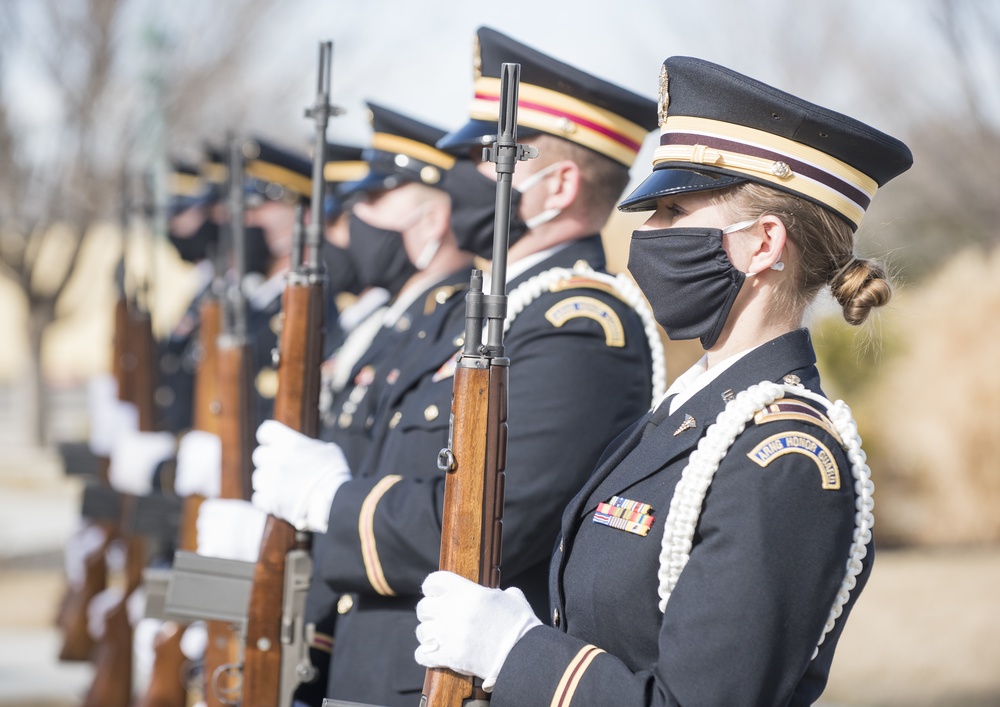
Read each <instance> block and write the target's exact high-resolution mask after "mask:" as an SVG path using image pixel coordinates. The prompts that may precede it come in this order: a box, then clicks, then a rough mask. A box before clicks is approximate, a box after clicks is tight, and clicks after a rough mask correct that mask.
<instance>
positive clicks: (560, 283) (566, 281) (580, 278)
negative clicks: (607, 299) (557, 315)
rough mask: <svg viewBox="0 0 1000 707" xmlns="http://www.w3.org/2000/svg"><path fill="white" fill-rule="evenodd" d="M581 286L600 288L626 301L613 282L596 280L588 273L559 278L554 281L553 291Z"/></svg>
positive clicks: (562, 290)
mask: <svg viewBox="0 0 1000 707" xmlns="http://www.w3.org/2000/svg"><path fill="white" fill-rule="evenodd" d="M579 288H586V289H590V290H600V291H601V292H606V293H608V294H609V295H611V296H612V297H614V298H615V299H619V300H621V301H622V302H624V301H625V300H624V299H623V298H622V294H621V293H620V292H619V291H618V290H616V289H615V288H614V286H613V285H612V284H611V283H609V282H603V281H601V280H596V279H594V278H592V277H587V276H586V275H573V276H571V277H565V278H563V279H562V280H557V281H556V282H553V283H552V287H551V290H552V292H564V291H565V290H575V289H579Z"/></svg>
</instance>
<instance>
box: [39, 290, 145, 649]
mask: <svg viewBox="0 0 1000 707" xmlns="http://www.w3.org/2000/svg"><path fill="white" fill-rule="evenodd" d="M128 337H129V312H128V302H127V301H126V298H125V296H124V294H120V295H119V297H118V300H117V302H115V311H114V336H113V339H112V352H111V374H112V376H113V377H114V379H115V381H116V382H117V383H118V398H119V400H131V399H132V398H133V397H135V395H134V386H133V385H132V375H131V371H132V370H134V368H135V361H134V359H133V358H132V356H131V354H129V356H128V360H127V366H128V369H129V375H128V376H126V375H125V368H126V354H128V348H127V345H126V342H127V341H128ZM124 396H127V397H124ZM109 463H110V460H109V459H108V458H107V457H102V458H101V460H100V466H99V469H98V481H99V482H100V483H102V484H104V485H105V486H108V485H109V482H108V466H109ZM98 525H100V527H101V530H102V531H103V532H104V542H103V543H102V544H101V545H100V547H98V548H95V549H94V550H93V552H91V553H90V554H88V555H86V556H85V557H84V558H83V567H84V577H83V581H82V582H81V583H80V585H79V586H77V587H72V586H70V587H67V590H66V596H65V597H64V598H63V600H62V602H61V608H60V611H59V619H58V625H59V627H60V628H61V629H62V632H63V638H62V646H61V648H60V649H59V660H64V661H84V660H90V658H91V657H92V655H93V652H94V639H93V638H92V637H91V635H90V632H89V631H88V630H87V607H88V606H90V601H91V600H92V599H93V598H94V597H95V596H97V595H98V594H99V593H100V592H101V591H103V590H104V589H106V588H107V586H108V562H107V556H106V553H107V550H108V546H109V545H110V544H111V541H112V540H113V539H114V535H115V533H116V530H117V529H116V528H115V527H114V525H113V524H112V523H106V522H102V523H99V524H98Z"/></svg>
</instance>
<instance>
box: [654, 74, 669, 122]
mask: <svg viewBox="0 0 1000 707" xmlns="http://www.w3.org/2000/svg"><path fill="white" fill-rule="evenodd" d="M667 83H668V78H667V67H666V66H665V65H664V66H661V67H660V99H659V101H657V104H656V117H657V120H658V121H659V123H660V127H663V124H664V123H665V122H667V107H668V106H669V105H670V93H669V92H668V91H667Z"/></svg>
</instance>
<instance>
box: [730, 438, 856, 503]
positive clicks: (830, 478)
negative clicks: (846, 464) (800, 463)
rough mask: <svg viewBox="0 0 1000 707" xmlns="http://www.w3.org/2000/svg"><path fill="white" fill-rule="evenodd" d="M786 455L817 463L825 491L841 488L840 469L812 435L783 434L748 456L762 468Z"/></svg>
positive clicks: (823, 446)
mask: <svg viewBox="0 0 1000 707" xmlns="http://www.w3.org/2000/svg"><path fill="white" fill-rule="evenodd" d="M786 454H804V455H805V456H807V457H809V458H810V459H812V460H813V461H814V462H815V463H816V467H817V468H818V469H819V473H820V478H821V480H822V486H823V488H824V489H829V490H836V489H839V488H840V467H838V466H837V460H836V459H834V457H833V454H831V453H830V450H829V449H828V448H827V446H826V445H825V444H823V443H822V442H820V441H819V440H818V439H816V438H815V437H813V436H812V435H810V434H805V433H802V432H781V433H779V434H776V435H771V436H770V437H768V438H767V439H765V440H764V441H763V442H761V443H760V444H758V445H757V446H756V447H754V448H753V449H752V450H751V451H750V452H749V453H748V454H747V456H748V457H749V458H750V459H751V460H753V461H754V463H756V464H757V465H758V466H760V467H766V466H768V465H769V464H770V463H771V462H772V461H774V460H775V459H777V458H778V457H783V456H784V455H786Z"/></svg>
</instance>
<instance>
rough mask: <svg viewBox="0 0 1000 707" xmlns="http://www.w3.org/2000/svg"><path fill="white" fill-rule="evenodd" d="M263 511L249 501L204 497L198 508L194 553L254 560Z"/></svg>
mask: <svg viewBox="0 0 1000 707" xmlns="http://www.w3.org/2000/svg"><path fill="white" fill-rule="evenodd" d="M265 522H267V514H265V513H263V512H261V511H260V510H258V509H257V508H255V507H254V506H253V505H252V504H251V503H250V502H249V501H244V500H242V499H235V498H208V499H205V501H204V502H202V504H201V506H200V507H199V508H198V520H197V521H196V523H195V527H196V528H197V530H198V554H199V555H205V556H207V557H221V558H222V559H224V560H242V561H244V562H256V561H257V555H258V554H260V540H261V537H262V536H263V535H264V523H265Z"/></svg>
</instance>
